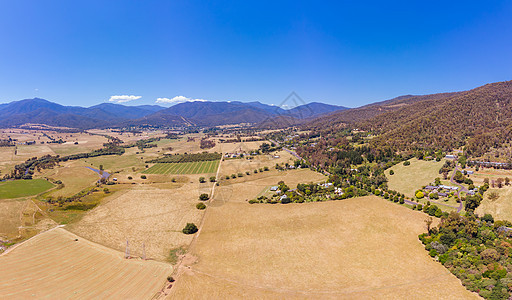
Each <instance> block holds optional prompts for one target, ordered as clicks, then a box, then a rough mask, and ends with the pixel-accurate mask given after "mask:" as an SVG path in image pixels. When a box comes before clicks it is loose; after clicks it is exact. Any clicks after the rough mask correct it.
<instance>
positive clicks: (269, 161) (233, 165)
mask: <svg viewBox="0 0 512 300" xmlns="http://www.w3.org/2000/svg"><path fill="white" fill-rule="evenodd" d="M275 155H277V156H279V158H275V157H274V155H257V156H255V157H254V158H253V159H251V160H248V159H245V158H242V159H225V160H224V161H223V162H222V167H221V169H220V174H219V176H226V175H231V174H236V173H239V172H242V173H245V172H246V171H249V172H253V171H254V169H259V168H263V167H268V168H270V169H275V165H276V164H284V163H289V164H293V162H294V161H295V157H293V156H292V155H291V154H290V153H288V152H286V151H278V152H276V153H275Z"/></svg>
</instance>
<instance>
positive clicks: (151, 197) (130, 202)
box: [69, 177, 211, 260]
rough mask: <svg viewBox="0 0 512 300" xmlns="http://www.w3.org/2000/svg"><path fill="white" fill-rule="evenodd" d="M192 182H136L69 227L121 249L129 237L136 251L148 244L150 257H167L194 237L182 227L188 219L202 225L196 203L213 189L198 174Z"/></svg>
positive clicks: (163, 258) (78, 232)
mask: <svg viewBox="0 0 512 300" xmlns="http://www.w3.org/2000/svg"><path fill="white" fill-rule="evenodd" d="M192 178H193V179H192ZM190 181H191V182H187V183H175V184H174V188H173V189H163V188H162V189H160V188H154V187H151V186H149V185H148V186H145V185H135V186H134V187H133V188H131V189H129V190H128V191H127V192H124V193H123V192H120V193H118V194H116V195H118V196H113V197H111V198H110V199H109V200H107V201H105V202H104V203H103V204H101V205H100V206H98V207H96V208H94V209H93V210H91V211H90V212H88V213H87V215H85V216H84V217H83V218H82V219H81V220H80V221H79V222H77V223H75V224H72V225H70V226H69V228H70V230H71V231H72V232H74V233H76V234H78V235H80V236H83V237H85V238H87V239H89V240H91V241H94V242H97V243H99V244H102V245H105V246H108V247H111V248H113V249H117V250H120V251H124V249H125V245H126V240H129V242H130V245H131V250H132V252H133V253H136V254H138V255H142V244H143V243H144V244H145V247H146V253H147V257H151V258H153V259H157V260H166V259H167V258H168V255H169V251H170V250H171V249H174V248H178V247H181V246H187V245H188V244H189V243H190V241H191V240H192V236H190V235H185V234H183V233H182V232H181V230H182V229H183V227H184V226H185V225H186V223H188V222H194V223H196V224H199V221H200V219H201V216H202V215H203V213H204V211H201V210H198V209H196V207H195V205H196V203H197V202H198V197H199V194H200V193H202V192H209V188H210V187H211V184H206V185H205V186H204V187H203V186H201V185H200V184H199V183H198V181H197V178H196V177H190ZM167 185H171V184H170V183H168V184H167Z"/></svg>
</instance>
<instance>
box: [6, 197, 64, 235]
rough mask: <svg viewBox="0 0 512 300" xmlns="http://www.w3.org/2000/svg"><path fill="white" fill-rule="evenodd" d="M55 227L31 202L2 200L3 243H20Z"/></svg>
mask: <svg viewBox="0 0 512 300" xmlns="http://www.w3.org/2000/svg"><path fill="white" fill-rule="evenodd" d="M55 225H56V223H55V222H53V221H52V220H50V219H48V218H47V217H46V216H44V215H43V214H42V212H41V210H40V209H39V208H38V207H37V206H36V205H35V204H34V202H32V201H31V200H27V199H16V200H0V240H2V241H11V242H18V241H21V240H23V239H25V238H28V237H31V236H33V235H35V234H37V233H38V232H39V231H41V230H45V229H48V228H49V227H53V226H55Z"/></svg>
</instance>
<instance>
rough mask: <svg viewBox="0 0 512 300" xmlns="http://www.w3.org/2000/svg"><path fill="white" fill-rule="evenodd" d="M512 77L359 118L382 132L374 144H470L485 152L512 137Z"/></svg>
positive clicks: (474, 150) (366, 127) (368, 127)
mask: <svg viewBox="0 0 512 300" xmlns="http://www.w3.org/2000/svg"><path fill="white" fill-rule="evenodd" d="M511 104H512V81H508V82H500V83H493V84H488V85H485V86H482V87H479V88H476V89H474V90H470V91H467V92H462V93H457V94H455V95H451V96H449V97H447V98H444V99H442V100H439V99H431V100H425V101H420V102H417V103H414V104H412V105H409V106H406V107H404V108H402V109H399V110H396V111H393V112H389V113H386V114H382V115H379V116H377V117H375V118H372V119H370V120H367V121H364V122H361V123H359V124H358V125H359V127H360V128H362V129H364V130H369V131H372V132H375V133H377V134H379V136H378V137H377V138H376V139H374V140H373V141H372V143H373V144H374V145H376V146H378V145H388V146H392V147H395V148H397V149H402V150H403V149H425V148H436V149H443V150H451V149H455V148H459V147H461V146H464V145H465V146H466V148H465V149H466V151H467V154H468V155H471V156H481V155H483V154H484V153H486V152H487V151H489V149H490V148H492V147H500V146H501V145H503V144H504V143H506V142H509V141H510V140H511V138H512V106H511Z"/></svg>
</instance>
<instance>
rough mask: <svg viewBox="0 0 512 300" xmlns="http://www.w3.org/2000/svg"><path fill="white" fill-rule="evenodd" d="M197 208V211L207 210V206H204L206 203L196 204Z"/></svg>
mask: <svg viewBox="0 0 512 300" xmlns="http://www.w3.org/2000/svg"><path fill="white" fill-rule="evenodd" d="M196 208H197V209H205V208H206V205H204V203H202V202H199V203H197V204H196Z"/></svg>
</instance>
